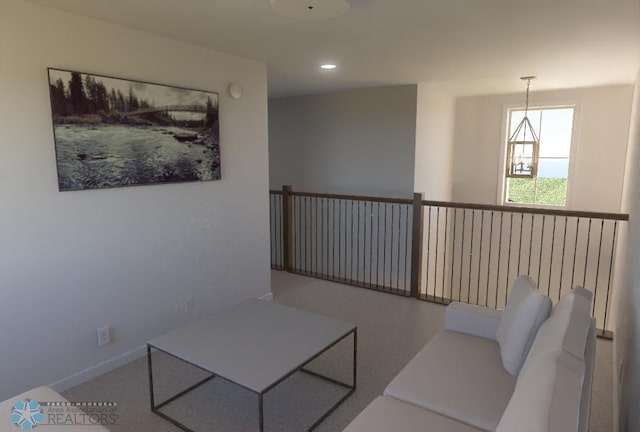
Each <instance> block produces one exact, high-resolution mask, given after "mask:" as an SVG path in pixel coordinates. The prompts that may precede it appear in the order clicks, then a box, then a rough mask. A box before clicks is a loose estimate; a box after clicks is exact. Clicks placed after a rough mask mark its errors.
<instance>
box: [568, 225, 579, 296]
mask: <svg viewBox="0 0 640 432" xmlns="http://www.w3.org/2000/svg"><path fill="white" fill-rule="evenodd" d="M579 228H580V218H578V219H577V221H576V238H575V247H574V248H573V268H572V270H571V285H570V286H569V289H572V288H573V277H574V276H575V274H576V257H577V256H578V229H579Z"/></svg>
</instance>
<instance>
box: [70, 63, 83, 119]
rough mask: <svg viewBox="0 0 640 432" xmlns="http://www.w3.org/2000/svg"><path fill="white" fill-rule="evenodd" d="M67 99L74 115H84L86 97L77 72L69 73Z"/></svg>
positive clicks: (80, 76) (80, 77)
mask: <svg viewBox="0 0 640 432" xmlns="http://www.w3.org/2000/svg"><path fill="white" fill-rule="evenodd" d="M69 99H70V102H71V106H72V107H73V113H74V114H84V113H85V112H86V111H87V97H86V95H85V93H84V88H83V85H82V75H81V74H79V73H78V72H71V80H70V81H69Z"/></svg>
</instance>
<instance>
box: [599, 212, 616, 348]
mask: <svg viewBox="0 0 640 432" xmlns="http://www.w3.org/2000/svg"><path fill="white" fill-rule="evenodd" d="M617 238H618V221H614V223H613V237H612V241H611V258H610V260H609V277H608V283H607V298H606V300H605V302H604V324H603V325H602V335H603V336H604V335H605V332H606V331H607V314H608V312H609V293H610V292H611V275H612V273H613V256H614V254H615V253H616V239H617Z"/></svg>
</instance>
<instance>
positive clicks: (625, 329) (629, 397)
mask: <svg viewBox="0 0 640 432" xmlns="http://www.w3.org/2000/svg"><path fill="white" fill-rule="evenodd" d="M639 84H640V73H638V77H637V79H636V85H635V93H634V96H633V102H634V103H633V111H632V116H631V126H630V133H629V152H628V157H627V165H626V171H625V184H624V199H623V206H622V210H623V211H625V212H628V213H629V226H628V230H627V232H628V236H627V237H626V238H625V239H624V240H625V244H626V253H623V254H620V256H622V257H623V259H624V261H623V263H622V264H621V266H620V267H622V269H623V272H624V273H623V274H624V278H623V283H622V284H621V288H620V290H619V292H618V295H617V299H616V305H617V308H618V314H617V319H616V329H615V330H616V337H615V340H614V341H615V345H614V347H615V349H614V350H615V355H614V357H615V361H614V365H615V370H614V373H615V377H616V381H615V384H616V386H615V387H616V392H615V397H616V400H615V402H616V403H615V404H614V405H616V406H617V415H616V420H617V422H618V426H619V427H618V428H617V429H616V430H619V431H620V432H627V431H629V432H631V431H637V430H640V316H639V315H640V265H639V264H640V172H639V171H638V166H640V85H639ZM621 363H622V369H621V372H622V374H621V375H619V374H618V365H620V364H621Z"/></svg>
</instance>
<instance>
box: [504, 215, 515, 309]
mask: <svg viewBox="0 0 640 432" xmlns="http://www.w3.org/2000/svg"><path fill="white" fill-rule="evenodd" d="M512 240H513V213H511V214H510V215H509V251H508V252H507V280H506V287H505V289H504V291H505V292H507V291H509V273H511V243H512ZM505 301H506V300H505ZM505 304H506V303H505Z"/></svg>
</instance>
